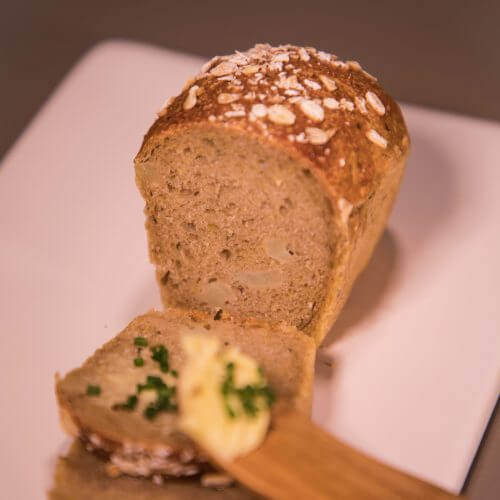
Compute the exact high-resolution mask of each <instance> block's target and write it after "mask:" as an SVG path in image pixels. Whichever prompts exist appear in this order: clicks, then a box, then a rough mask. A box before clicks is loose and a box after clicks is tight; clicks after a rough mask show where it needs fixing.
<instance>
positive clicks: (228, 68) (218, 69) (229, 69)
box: [210, 61, 237, 76]
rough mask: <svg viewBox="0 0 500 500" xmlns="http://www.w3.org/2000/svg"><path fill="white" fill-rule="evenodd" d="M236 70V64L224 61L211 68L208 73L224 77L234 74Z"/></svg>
mask: <svg viewBox="0 0 500 500" xmlns="http://www.w3.org/2000/svg"><path fill="white" fill-rule="evenodd" d="M236 69H237V66H236V64H234V63H232V62H229V61H224V62H221V63H220V64H218V65H217V66H215V68H212V69H211V70H210V73H211V74H212V75H214V76H224V75H230V74H231V73H234V72H235V71H236Z"/></svg>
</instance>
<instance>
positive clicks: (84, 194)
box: [0, 41, 500, 500]
mask: <svg viewBox="0 0 500 500" xmlns="http://www.w3.org/2000/svg"><path fill="white" fill-rule="evenodd" d="M201 62H202V61H201V59H199V58H196V57H192V56H187V55H184V54H180V53H176V52H171V51H166V50H160V49H155V48H151V47H147V46H143V45H138V44H135V43H129V42H116V41H115V42H108V43H104V44H101V45H98V46H97V47H96V48H94V49H93V50H91V51H90V52H89V53H88V54H87V55H86V56H85V57H84V58H83V59H82V60H81V61H80V63H79V64H78V65H77V66H76V67H75V68H74V69H73V71H72V72H71V73H70V74H69V76H68V77H67V78H66V79H65V80H64V81H63V83H62V84H61V85H60V86H59V87H58V88H57V89H56V91H55V92H54V94H53V95H52V97H51V98H50V99H49V101H48V102H47V103H46V104H45V106H44V107H43V108H42V110H41V111H40V112H39V113H38V115H37V116H36V117H35V119H34V120H33V122H32V123H31V124H30V126H29V127H28V128H27V129H26V131H25V133H24V134H23V136H22V137H21V138H20V139H19V140H18V142H17V143H16V144H15V146H14V147H13V148H12V150H11V151H10V153H9V154H8V155H7V157H6V158H5V159H4V161H3V163H2V165H1V166H0V239H1V240H0V241H1V245H0V335H1V337H0V338H1V344H0V371H1V374H2V382H1V387H2V390H1V401H2V402H1V410H0V443H1V445H0V460H1V463H0V470H1V471H2V481H0V498H5V499H7V498H9V499H16V500H23V499H29V500H32V499H35V498H42V497H43V492H44V491H45V489H46V488H47V487H48V486H49V485H50V482H51V473H52V467H53V464H54V460H55V457H56V456H57V453H58V452H60V451H61V450H62V449H63V448H64V443H67V440H65V438H64V436H63V434H62V433H61V431H60V430H59V427H58V419H57V412H56V404H55V399H54V395H53V376H54V372H55V371H56V370H58V371H61V372H63V373H64V372H66V371H67V370H69V369H71V368H73V367H75V366H77V365H78V364H80V363H81V362H82V361H83V359H84V358H85V357H86V356H88V355H90V354H91V353H92V352H93V351H94V350H95V349H96V347H97V346H99V345H100V344H102V343H103V342H104V341H106V340H108V339H109V338H110V337H111V336H113V335H114V334H115V333H117V332H118V331H119V330H120V329H121V328H123V327H124V326H125V325H126V324H127V322H128V321H129V320H130V319H131V318H133V317H134V316H135V315H136V314H139V313H142V312H144V311H146V310H147V309H149V308H151V307H153V306H159V297H158V292H157V289H156V286H155V283H154V279H153V271H152V267H151V265H150V264H149V262H148V258H147V252H146V238H145V233H144V228H143V224H144V217H143V214H142V208H143V202H142V200H141V198H140V197H139V194H138V192H137V189H136V187H135V184H134V171H133V168H132V159H133V157H134V155H135V153H136V152H137V150H138V148H139V145H140V142H141V139H142V135H143V134H144V133H145V132H146V130H147V128H148V127H149V125H150V124H151V123H152V121H153V119H154V113H155V111H157V110H158V109H160V108H161V106H162V104H163V102H164V100H165V99H166V98H167V97H168V96H170V95H172V94H175V93H176V92H177V91H178V90H179V88H180V86H181V85H182V84H183V82H184V81H185V80H186V79H187V78H188V76H189V75H191V74H192V73H194V72H196V71H197V69H198V67H199V66H200V64H201ZM404 112H405V116H406V118H407V121H408V125H409V128H410V131H411V136H412V140H413V152H412V156H411V160H410V164H409V166H408V172H407V175H406V178H405V180H404V184H403V188H402V192H401V194H400V196H399V199H398V202H397V205H396V208H395V210H394V214H393V216H392V218H391V221H390V224H389V228H388V230H387V232H386V234H385V236H384V238H383V240H382V242H381V245H380V246H379V248H378V250H377V252H376V254H375V257H374V259H373V261H372V262H371V264H370V266H369V268H368V270H367V271H366V272H365V274H364V275H363V276H362V278H361V279H360V281H359V283H358V285H357V286H356V287H355V289H354V292H353V295H352V299H351V300H350V302H349V304H348V305H347V307H346V309H345V311H344V313H343V315H342V316H341V318H340V319H339V321H338V324H337V327H336V330H335V332H334V335H332V336H330V337H329V339H328V340H327V344H328V343H329V346H328V347H326V348H324V349H322V352H321V354H320V361H319V362H318V373H317V382H316V393H315V404H314V418H315V420H316V421H317V422H318V423H319V424H320V425H322V426H324V427H325V428H327V429H329V430H330V431H331V432H332V433H334V434H336V435H337V436H339V437H341V438H343V439H345V440H346V441H347V442H349V443H351V444H352V445H355V446H357V447H359V448H361V449H362V450H365V451H367V452H369V453H371V454H373V455H374V456H376V457H379V458H381V459H383V460H386V461H387V462H389V463H391V464H394V465H395V466H397V467H400V468H401V469H404V470H406V471H409V472H412V473H414V474H416V475H418V476H420V477H422V478H424V479H427V480H431V481H433V482H435V483H437V484H439V485H441V486H443V487H445V488H449V489H451V490H453V491H459V490H460V488H461V486H462V483H463V481H464V478H465V476H466V473H467V470H468V468H469V465H470V463H471V460H472V459H473V456H474V453H475V451H476V448H477V446H478V444H479V441H480V438H481V435H482V433H483V430H484V428H485V425H486V422H487V420H488V417H489V416H490V413H491V410H492V408H493V405H494V402H495V399H496V397H497V394H498V388H499V384H498V382H499V380H498V374H499V367H500V335H499V333H500V331H499V321H498V313H499V311H498V310H499V306H500V299H499V298H500V273H499V265H498V261H499V259H500V196H499V195H498V189H499V186H500V160H499V158H500V147H499V144H500V125H499V124H496V123H488V122H484V121H479V120H473V119H470V118H465V117H461V116H456V115H451V114H445V113H439V112H435V111H430V110H424V109H421V108H417V107H413V106H404ZM328 358H331V359H332V363H333V366H332V367H329V366H327V364H325V360H327V359H328Z"/></svg>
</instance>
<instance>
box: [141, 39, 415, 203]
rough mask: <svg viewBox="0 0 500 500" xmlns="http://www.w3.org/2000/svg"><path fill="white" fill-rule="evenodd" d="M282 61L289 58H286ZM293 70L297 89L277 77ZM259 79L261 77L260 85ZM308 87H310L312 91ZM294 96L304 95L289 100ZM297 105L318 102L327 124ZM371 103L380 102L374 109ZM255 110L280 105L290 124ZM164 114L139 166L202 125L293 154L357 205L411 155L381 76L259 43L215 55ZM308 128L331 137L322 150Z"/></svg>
mask: <svg viewBox="0 0 500 500" xmlns="http://www.w3.org/2000/svg"><path fill="white" fill-rule="evenodd" d="M284 56H287V57H288V60H283V58H284ZM240 62H241V63H242V64H241V63H240ZM245 62H246V64H245ZM280 63H281V64H280ZM221 64H226V65H227V70H226V71H224V69H222V70H218V71H217V68H220V66H221ZM253 65H256V66H258V68H259V69H258V71H257V73H248V74H246V73H245V69H246V68H248V66H253ZM273 65H274V66H273ZM288 65H291V69H290V70H288V73H287V74H288V75H290V76H291V77H293V76H295V77H296V80H297V84H295V79H293V80H291V81H287V79H285V78H280V76H279V75H280V73H281V72H283V71H286V68H287V66H288ZM231 68H232V71H230V70H231ZM256 74H261V75H263V77H262V78H260V79H259V80H257V78H256ZM217 75H220V76H217ZM325 77H326V78H328V79H329V80H330V81H333V82H334V85H335V89H333V90H330V88H332V87H331V85H332V84H326V85H325V83H324V81H328V80H325ZM289 78H290V77H289ZM280 82H282V83H280ZM305 82H310V83H309V85H312V87H311V86H308V85H307V83H305ZM329 85H330V86H329ZM195 86H196V87H197V89H195V90H196V92H195V94H196V96H195V97H193V99H195V104H194V105H193V106H192V107H188V106H186V101H187V100H188V96H189V95H190V93H191V96H193V92H192V89H193V88H194V87H195ZM273 87H275V88H274V89H273ZM301 87H302V88H301ZM290 90H292V91H296V92H298V93H299V94H298V95H286V93H287V91H288V92H289V91H290ZM249 94H250V95H249ZM254 94H255V95H254ZM221 95H230V96H233V95H239V96H240V98H238V99H237V100H236V101H231V102H228V103H227V104H224V103H221V102H220V101H221V99H220V96H221ZM367 95H369V96H370V98H367ZM246 96H249V97H248V98H246ZM259 96H260V97H259ZM277 96H281V97H283V98H284V99H283V100H281V99H280V97H277ZM373 96H375V97H373ZM297 98H298V99H297ZM331 98H334V99H335V100H336V101H337V102H338V106H339V107H338V108H335V109H329V108H328V107H327V106H326V103H328V101H325V99H331ZM377 98H378V100H377ZM193 99H191V101H192V100H193ZM229 99H230V98H229ZM300 99H308V100H313V101H317V102H318V104H320V106H321V108H322V109H323V113H324V118H323V120H321V121H320V122H318V121H315V120H314V119H311V118H310V117H309V116H310V115H311V113H310V115H307V114H306V113H304V112H303V111H302V110H301V105H300ZM378 101H380V103H378ZM370 102H374V103H377V104H375V106H377V109H375V108H374V106H372V105H371V104H370ZM235 103H237V105H238V107H237V108H235ZM255 104H264V105H265V106H266V107H267V108H268V110H269V107H270V106H273V104H274V105H279V106H283V107H285V108H286V109H287V110H289V111H291V112H292V113H293V114H294V121H293V123H291V124H285V123H279V119H278V122H276V121H273V119H272V118H271V117H270V115H269V111H268V113H267V114H266V115H265V116H264V117H260V116H257V115H256V114H255V112H252V109H253V106H254V105H255ZM188 105H189V100H188ZM330 105H331V106H336V104H334V103H332V104H330ZM379 105H381V107H380V108H378V106H379ZM240 106H241V108H240ZM382 110H383V111H382ZM234 111H236V113H234ZM240 111H241V112H242V113H240ZM312 113H314V111H313V112H312ZM382 113H383V114H382ZM159 115H160V116H159V117H158V119H157V120H156V121H155V123H154V124H153V125H152V126H151V128H150V129H149V131H148V133H147V134H146V136H145V137H144V141H143V143H142V146H141V149H140V151H139V153H138V155H137V158H136V161H141V160H142V159H143V158H144V156H147V155H149V154H150V148H151V146H153V145H154V144H155V143H156V141H155V139H156V138H158V137H159V136H161V135H164V134H169V133H171V131H173V129H174V128H178V127H190V126H191V125H192V124H195V123H205V122H207V123H212V124H214V125H220V126H223V127H234V128H237V129H241V130H244V131H246V132H249V133H252V134H256V135H257V136H258V137H260V138H262V139H263V140H266V141H273V142H274V143H276V145H277V146H279V147H282V148H284V150H285V151H286V152H287V153H289V154H294V153H295V154H298V155H300V156H301V157H305V158H307V159H308V160H309V161H310V162H311V167H312V168H313V172H316V173H317V175H318V176H319V177H321V178H322V179H323V180H324V181H325V183H326V184H327V185H328V187H329V190H330V192H331V194H332V196H334V197H335V198H336V199H337V198H344V199H345V200H348V201H349V202H350V203H351V204H353V205H359V204H360V203H363V202H364V201H367V200H368V198H369V197H370V196H371V195H372V194H373V192H375V191H376V190H377V188H378V186H379V183H380V180H381V177H382V176H383V175H384V174H385V172H386V171H387V170H390V169H391V168H392V165H393V164H394V163H400V160H401V158H402V157H405V156H406V154H407V152H408V149H409V140H408V132H407V129H406V125H405V122H404V119H403V116H402V114H401V110H400V108H399V106H398V105H397V103H396V102H395V101H394V100H393V99H392V98H391V97H390V96H389V94H387V93H386V92H385V91H384V89H383V88H382V87H381V86H380V85H379V84H378V82H377V80H376V78H374V77H373V76H371V75H369V74H368V73H367V72H365V71H364V70H363V69H361V66H360V65H359V64H358V63H357V62H354V61H349V62H342V61H339V60H338V59H337V58H336V56H334V55H331V54H326V53H324V52H321V51H317V50H315V49H313V48H310V47H309V48H307V49H302V48H299V47H294V46H290V45H287V46H284V47H277V48H274V47H270V46H268V45H257V46H256V47H255V48H254V49H252V50H250V51H249V52H247V53H245V54H239V53H237V54H235V55H232V56H224V57H215V58H214V59H212V60H211V61H210V62H209V63H208V64H207V65H205V66H204V67H203V69H202V72H201V73H200V74H198V75H197V76H196V77H194V78H193V79H191V80H189V81H188V82H187V83H186V85H185V87H184V89H183V91H182V92H181V93H180V94H179V95H178V96H176V97H175V98H174V99H173V100H171V102H169V104H168V105H167V106H166V107H165V108H164V109H163V110H162V111H161V112H160V113H159ZM211 117H214V118H215V119H213V118H211ZM308 127H311V128H313V127H314V128H319V129H321V130H323V131H334V135H333V136H332V137H331V138H330V139H329V140H328V141H326V142H324V143H322V144H317V143H315V142H317V141H315V140H312V139H311V138H309V139H308V136H307V132H306V129H307V128H308ZM371 130H374V131H375V132H377V133H378V134H379V135H380V136H381V137H382V138H383V139H385V140H386V141H387V145H386V147H381V146H380V145H378V144H376V143H374V142H373V141H372V140H370V139H369V138H368V137H367V134H369V132H370V131H371ZM301 134H303V135H304V138H303V139H302V136H301ZM297 138H298V139H297ZM153 147H154V146H153ZM327 150H329V151H327Z"/></svg>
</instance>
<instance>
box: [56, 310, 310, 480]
mask: <svg viewBox="0 0 500 500" xmlns="http://www.w3.org/2000/svg"><path fill="white" fill-rule="evenodd" d="M187 332H200V333H203V334H210V335H213V336H217V337H218V338H219V339H220V341H221V343H223V345H225V346H229V345H235V346H238V347H239V348H240V349H241V351H242V352H244V353H246V354H248V355H250V356H252V357H253V358H255V359H256V360H257V361H258V362H259V364H260V365H261V366H262V368H263V370H264V372H265V374H266V377H267V380H268V382H269V384H270V385H271V386H272V387H273V388H274V390H275V391H276V393H277V404H276V405H275V406H274V407H273V411H283V410H285V409H286V408H292V407H293V408H295V409H297V410H299V411H302V412H309V411H310V407H311V394H312V378H313V364H314V358H315V346H314V342H313V341H312V339H310V338H309V337H307V336H304V335H303V334H302V333H301V332H298V331H297V330H296V329H294V328H291V327H288V326H280V325H270V324H264V323H262V322H260V321H251V320H243V321H236V320H233V319H231V318H229V317H224V315H222V317H221V318H220V319H213V318H212V317H210V316H208V315H206V314H205V313H201V312H189V313H186V312H185V311H178V310H174V309H169V310H167V311H166V312H164V313H159V312H150V313H148V314H145V315H144V316H140V317H138V318H137V319H135V320H134V321H132V322H131V323H130V324H129V325H128V326H127V328H125V330H123V331H122V332H121V333H120V334H119V335H117V336H116V337H115V338H114V339H113V340H111V341H110V342H108V343H107V344H105V345H104V346H103V347H102V348H100V349H99V350H98V351H97V352H96V353H95V354H94V355H93V356H91V357H90V358H89V359H88V360H87V361H86V362H85V363H84V364H83V366H82V367H81V368H78V369H76V370H73V371H72V372H70V373H69V374H68V375H66V376H65V377H64V378H63V379H62V380H60V381H58V382H57V386H56V393H57V399H58V402H59V407H60V413H61V420H62V424H63V426H64V427H65V429H66V430H68V432H69V433H70V434H72V435H74V436H75V437H76V436H78V437H79V438H80V439H82V441H84V442H85V443H86V445H87V446H88V447H89V449H92V450H94V451H99V452H100V453H101V454H102V455H103V456H105V457H106V458H107V459H108V460H109V461H110V463H111V464H113V465H114V466H115V467H116V468H118V469H119V470H120V471H122V472H125V473H129V474H132V475H139V476H151V475H154V474H162V475H169V476H188V475H195V474H198V473H200V472H203V471H204V470H207V469H208V468H209V466H208V465H207V462H206V459H205V457H204V456H203V455H201V454H200V453H198V451H197V450H196V449H195V447H194V446H193V444H192V443H191V441H189V439H187V438H186V437H184V436H183V435H182V434H180V433H179V432H178V431H177V430H176V419H177V414H176V413H175V412H161V413H159V414H158V415H157V416H156V417H155V418H154V419H153V420H150V419H148V418H145V416H144V410H145V407H146V406H147V404H148V402H151V399H148V397H150V396H154V393H153V391H145V392H144V393H141V394H140V395H139V398H138V399H139V401H138V404H137V407H136V408H135V409H133V410H132V411H127V410H126V409H123V407H122V408H118V409H117V408H116V407H114V405H116V404H121V403H124V402H126V401H127V400H128V397H129V396H130V395H133V394H135V393H136V386H137V384H144V383H145V381H146V379H147V376H150V375H152V376H160V377H163V378H165V377H167V376H171V375H170V372H169V374H168V375H167V374H166V373H164V372H162V371H161V369H160V365H159V363H158V362H156V361H154V360H152V359H151V353H150V351H149V349H150V347H151V346H154V345H164V346H165V347H166V348H167V349H168V352H169V365H170V366H169V370H172V369H175V370H179V369H180V368H181V367H182V365H183V360H184V353H183V351H182V348H181V345H180V340H181V337H182V335H183V334H185V333H187ZM136 337H143V338H144V339H146V341H147V343H148V346H149V347H147V348H143V351H141V353H140V357H141V358H142V359H143V360H144V366H135V364H134V359H135V358H137V357H138V351H139V350H140V347H137V346H136V345H135V343H134V339H135V338H136ZM174 382H175V381H174ZM88 386H99V388H100V394H99V395H98V396H92V395H88V394H87V388H88Z"/></svg>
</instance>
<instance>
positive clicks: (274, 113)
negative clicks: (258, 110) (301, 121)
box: [267, 104, 295, 125]
mask: <svg viewBox="0 0 500 500" xmlns="http://www.w3.org/2000/svg"><path fill="white" fill-rule="evenodd" d="M267 115H268V117H269V119H270V120H271V121H272V122H273V123H276V124H278V125H293V124H294V123H295V114H294V113H293V112H292V111H290V110H289V109H288V108H287V107H285V106H283V105H281V104H274V105H273V106H271V107H270V108H269V109H268V111H267Z"/></svg>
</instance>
